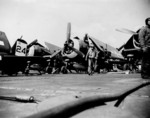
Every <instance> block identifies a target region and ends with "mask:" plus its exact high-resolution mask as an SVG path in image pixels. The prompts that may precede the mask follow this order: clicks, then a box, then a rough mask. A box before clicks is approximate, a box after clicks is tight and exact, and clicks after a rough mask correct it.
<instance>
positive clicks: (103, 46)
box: [89, 36, 124, 59]
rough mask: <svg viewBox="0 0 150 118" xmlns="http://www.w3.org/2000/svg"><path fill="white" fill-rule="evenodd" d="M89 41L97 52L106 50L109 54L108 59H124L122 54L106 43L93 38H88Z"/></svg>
mask: <svg viewBox="0 0 150 118" xmlns="http://www.w3.org/2000/svg"><path fill="white" fill-rule="evenodd" d="M89 39H90V40H91V41H92V43H93V44H94V45H95V47H96V48H98V50H100V51H104V50H107V51H109V52H111V57H110V58H115V59H124V57H123V56H122V54H121V53H120V52H119V51H118V50H117V49H116V48H114V47H112V46H110V45H108V44H106V43H103V42H102V41H99V40H97V39H95V38H93V37H90V36H89Z"/></svg>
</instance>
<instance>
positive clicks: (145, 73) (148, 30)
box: [139, 17, 150, 79]
mask: <svg viewBox="0 0 150 118" xmlns="http://www.w3.org/2000/svg"><path fill="white" fill-rule="evenodd" d="M145 24H146V26H144V27H142V28H141V30H140V32H139V42H140V46H141V49H142V65H141V67H142V68H141V77H142V78H143V79H150V17H149V18H147V19H146V20H145Z"/></svg>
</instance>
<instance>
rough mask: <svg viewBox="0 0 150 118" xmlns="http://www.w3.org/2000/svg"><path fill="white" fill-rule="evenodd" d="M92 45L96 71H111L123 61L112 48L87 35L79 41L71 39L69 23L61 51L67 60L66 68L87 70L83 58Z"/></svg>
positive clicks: (75, 38) (76, 38) (118, 53)
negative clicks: (114, 65)
mask: <svg viewBox="0 0 150 118" xmlns="http://www.w3.org/2000/svg"><path fill="white" fill-rule="evenodd" d="M90 44H93V45H94V46H95V49H96V51H97V52H98V63H97V69H95V70H97V71H99V69H100V68H105V67H108V68H107V69H108V70H109V69H111V68H112V65H113V64H115V63H120V60H122V61H124V57H123V56H122V54H121V53H120V52H119V51H118V50H117V49H116V48H114V47H112V46H110V45H108V44H105V43H103V42H101V41H99V40H97V39H95V38H93V37H91V36H89V35H88V34H86V35H85V37H84V39H83V40H81V39H79V38H78V37H74V38H72V39H71V23H68V26H67V40H66V41H65V44H64V48H63V50H62V56H63V58H66V59H67V62H68V64H67V67H64V68H65V69H66V68H69V69H74V70H77V71H78V70H87V66H88V65H87V61H85V56H86V53H87V51H88V48H89V45H90Z"/></svg>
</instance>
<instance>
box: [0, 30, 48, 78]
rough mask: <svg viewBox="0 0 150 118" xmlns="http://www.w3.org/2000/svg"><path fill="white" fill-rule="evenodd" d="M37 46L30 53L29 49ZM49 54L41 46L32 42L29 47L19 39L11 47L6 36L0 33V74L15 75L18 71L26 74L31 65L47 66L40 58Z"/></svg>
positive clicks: (45, 61)
mask: <svg viewBox="0 0 150 118" xmlns="http://www.w3.org/2000/svg"><path fill="white" fill-rule="evenodd" d="M33 45H37V48H36V49H35V50H34V55H31V52H32V54H33V51H31V50H30V49H31V47H32V46H33ZM44 54H50V53H49V51H47V50H46V49H45V48H44V47H43V46H42V45H40V44H38V43H37V40H34V41H33V42H31V43H30V44H29V45H28V44H27V42H26V41H25V40H23V39H22V37H21V38H19V39H17V40H16V42H15V44H14V45H13V46H12V47H11V46H10V43H9V41H8V39H7V37H6V34H5V33H4V32H2V31H0V70H1V72H2V74H8V75H12V74H17V73H18V72H19V71H21V72H23V73H24V72H26V74H27V73H28V72H29V70H30V69H31V68H30V67H31V65H32V64H40V66H41V65H42V66H47V60H46V59H45V58H43V57H42V56H43V55H44Z"/></svg>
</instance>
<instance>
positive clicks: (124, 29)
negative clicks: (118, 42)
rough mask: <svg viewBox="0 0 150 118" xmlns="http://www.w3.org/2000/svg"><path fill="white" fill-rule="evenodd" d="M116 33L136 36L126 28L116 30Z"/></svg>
mask: <svg viewBox="0 0 150 118" xmlns="http://www.w3.org/2000/svg"><path fill="white" fill-rule="evenodd" d="M116 31H119V32H122V33H126V34H131V35H134V34H137V32H134V31H132V30H129V29H126V28H121V29H116Z"/></svg>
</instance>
